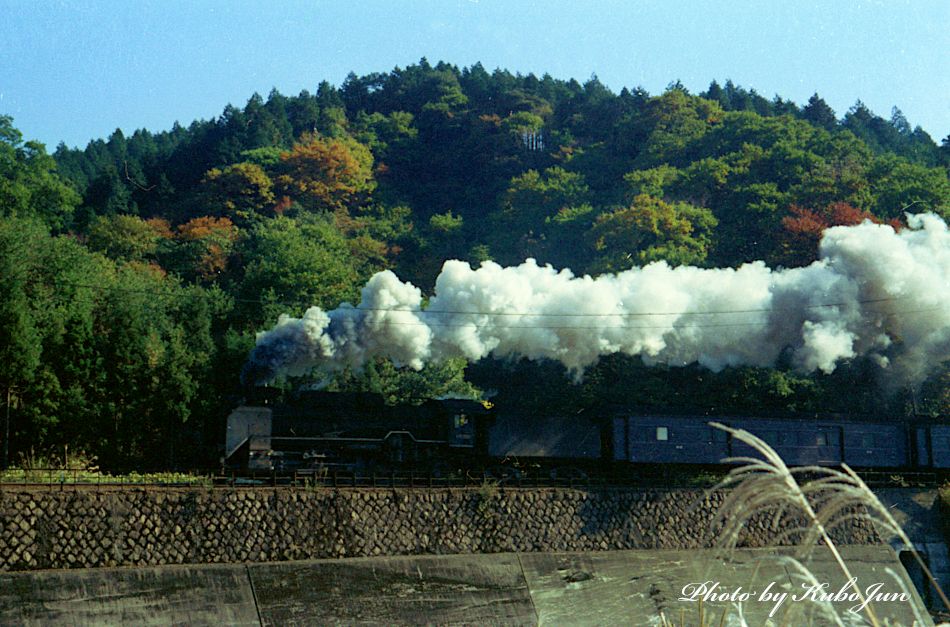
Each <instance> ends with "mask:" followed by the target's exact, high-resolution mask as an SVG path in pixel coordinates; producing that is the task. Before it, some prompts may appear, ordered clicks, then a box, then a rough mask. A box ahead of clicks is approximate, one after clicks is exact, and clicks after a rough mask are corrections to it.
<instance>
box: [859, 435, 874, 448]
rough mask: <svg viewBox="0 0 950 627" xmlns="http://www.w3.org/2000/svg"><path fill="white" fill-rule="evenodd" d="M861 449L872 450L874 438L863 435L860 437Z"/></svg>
mask: <svg viewBox="0 0 950 627" xmlns="http://www.w3.org/2000/svg"><path fill="white" fill-rule="evenodd" d="M861 448H874V436H873V435H871V434H870V433H865V434H864V435H862V436H861Z"/></svg>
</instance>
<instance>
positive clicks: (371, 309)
mask: <svg viewBox="0 0 950 627" xmlns="http://www.w3.org/2000/svg"><path fill="white" fill-rule="evenodd" d="M54 284H55V285H62V286H69V287H75V288H81V289H92V290H99V291H110V290H112V291H120V292H129V293H140V294H150V295H153V296H166V297H174V298H177V297H179V296H180V294H178V293H176V292H170V291H163V290H150V289H142V288H125V287H115V286H108V285H94V284H88V283H77V282H71V281H55V282H54ZM232 298H233V300H235V301H236V302H243V303H254V304H260V305H283V306H288V307H291V306H310V303H307V302H304V301H296V302H294V301H280V300H264V299H259V298H239V297H232ZM906 298H907V297H882V298H870V299H860V300H856V301H851V302H845V301H841V302H831V303H815V304H810V305H802V306H801V307H796V308H761V309H721V310H712V311H637V312H575V313H567V312H545V311H536V312H530V311H484V310H454V309H438V310H434V309H410V308H402V307H359V306H354V307H353V310H354V311H356V312H390V313H399V312H404V313H411V314H419V315H424V316H434V315H458V316H464V315H471V316H499V317H510V316H518V317H525V318H568V319H570V318H620V319H623V318H638V317H651V316H721V315H735V314H756V313H773V312H791V311H797V310H799V309H821V308H833V307H844V306H849V305H853V304H860V305H868V304H875V303H884V302H894V301H900V300H905V299H906ZM941 309H942V307H936V308H933V309H917V310H905V311H896V312H882V311H877V312H874V313H879V314H881V315H885V316H888V317H890V316H895V315H903V314H914V313H924V312H929V311H939V310H941ZM383 322H384V323H386V324H393V325H416V326H438V327H470V326H475V327H486V326H489V325H487V324H475V323H474V322H440V321H437V320H436V321H426V322H424V321H394V320H385V321H383ZM763 324H768V323H767V322H766V321H761V320H758V321H746V322H729V323H714V324H707V323H703V324H692V325H691V326H694V327H704V328H711V327H742V326H757V325H763ZM503 327H504V328H525V329H527V328H531V329H585V328H591V329H596V328H601V329H602V328H618V329H664V328H668V325H659V326H653V325H646V326H643V325H641V326H631V325H625V324H617V325H611V326H604V325H544V326H540V325H503Z"/></svg>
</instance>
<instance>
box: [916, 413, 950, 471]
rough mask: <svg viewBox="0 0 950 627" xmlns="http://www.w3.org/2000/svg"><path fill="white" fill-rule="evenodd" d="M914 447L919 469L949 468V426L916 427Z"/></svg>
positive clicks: (926, 425)
mask: <svg viewBox="0 0 950 627" xmlns="http://www.w3.org/2000/svg"><path fill="white" fill-rule="evenodd" d="M914 446H915V448H916V452H917V465H918V466H920V467H921V468H938V469H944V468H950V425H944V424H918V425H916V426H915V427H914Z"/></svg>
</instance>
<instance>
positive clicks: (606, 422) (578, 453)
mask: <svg viewBox="0 0 950 627" xmlns="http://www.w3.org/2000/svg"><path fill="white" fill-rule="evenodd" d="M711 420H715V421H717V422H721V423H724V424H726V425H729V426H731V427H734V428H741V429H746V430H748V431H751V432H752V433H754V434H756V435H758V436H759V437H761V438H762V439H763V440H765V441H766V442H768V443H769V444H770V445H771V446H772V447H773V448H774V449H775V450H776V451H777V452H778V453H779V454H780V455H781V456H782V458H783V459H784V460H785V461H786V463H788V464H789V465H795V466H798V465H811V464H818V465H836V464H839V463H841V462H846V463H848V464H849V465H850V466H852V467H855V468H881V469H926V470H938V469H950V424H948V423H947V422H946V421H934V420H923V419H921V420H910V421H908V420H904V421H895V420H881V419H872V418H855V417H842V416H799V417H783V418H769V417H753V416H707V415H676V416H670V415H661V414H654V413H645V412H634V411H631V410H629V408H623V407H617V406H602V407H597V408H591V409H590V410H588V411H585V412H582V413H580V414H575V415H570V416H530V415H524V414H511V413H508V412H505V411H499V410H497V409H495V408H492V407H491V405H490V404H489V403H484V402H478V401H471V400H459V399H443V400H430V401H426V402H425V403H423V404H421V405H397V406H389V405H386V404H385V403H384V402H383V399H382V398H381V397H379V396H377V395H372V394H341V393H328V392H299V393H297V394H295V395H293V396H292V398H290V399H288V400H285V401H281V402H276V401H275V400H274V399H272V398H271V399H268V398H261V397H258V398H257V399H255V401H254V402H252V403H251V404H245V405H242V406H240V407H238V408H237V409H235V410H234V411H233V412H232V413H231V415H230V416H229V417H228V424H227V436H226V442H225V448H226V454H225V459H226V464H227V465H228V466H229V467H231V468H239V469H248V470H296V469H304V468H322V469H327V470H332V469H345V470H349V471H356V472H377V471H381V470H385V471H389V470H392V469H395V468H412V469H419V470H422V471H430V472H431V471H432V470H434V469H439V468H441V467H460V466H467V467H474V466H476V465H477V464H479V463H482V464H489V463H491V462H492V460H495V461H497V460H501V459H520V460H549V461H550V462H551V463H552V464H561V465H562V466H563V464H564V463H578V464H583V463H587V464H589V465H601V466H602V465H611V464H624V465H630V464H631V463H632V464H642V465H650V466H656V465H663V464H684V465H715V464H719V463H720V460H722V459H723V458H726V457H731V456H738V455H749V454H751V453H752V451H751V450H750V449H749V448H748V447H747V446H746V445H744V444H743V443H741V442H738V441H733V439H732V438H731V437H730V436H729V434H728V433H726V432H724V431H722V430H719V429H715V428H713V427H711V426H709V424H708V423H709V422H710V421H711Z"/></svg>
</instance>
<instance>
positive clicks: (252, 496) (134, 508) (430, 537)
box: [0, 487, 877, 570]
mask: <svg viewBox="0 0 950 627" xmlns="http://www.w3.org/2000/svg"><path fill="white" fill-rule="evenodd" d="M723 498H724V494H722V493H714V494H712V495H708V496H706V495H704V493H703V492H702V491H700V490H692V491H691V490H678V491H660V490H636V489H623V490H621V489H612V490H592V491H584V490H568V489H533V490H528V489H503V488H502V489H499V488H494V487H484V488H478V489H415V490H401V489H396V490H382V489H373V490H370V489H347V488H341V489H316V490H313V489H303V488H301V489H292V488H270V489H263V488H254V489H246V488H245V489H241V488H238V489H220V488H216V489H214V490H211V489H152V490H129V489H126V490H112V491H107V490H102V491H96V490H90V489H80V488H75V489H73V488H69V487H67V488H65V489H64V490H62V491H59V490H52V491H49V490H28V489H21V490H16V491H11V490H10V489H9V488H6V489H5V490H4V491H3V492H0V570H28V569H37V568H81V567H94V566H125V565H138V566H144V565H160V564H182V563H209V562H257V561H280V560H299V559H313V558H326V557H350V556H370V555H411V554H451V553H495V552H505V551H520V552H526V551H591V550H593V551H596V550H608V549H653V548H660V549H688V548H694V547H700V546H709V545H710V543H711V540H710V537H713V536H712V534H710V532H709V527H710V523H711V521H712V520H713V519H714V517H715V513H716V511H717V508H718V505H719V504H720V503H721V502H722V500H723ZM769 523H770V520H769V519H768V518H767V517H763V516H760V517H758V518H756V519H755V520H754V521H753V522H752V523H751V524H750V525H749V527H748V528H747V529H746V531H745V533H744V534H743V536H741V537H740V545H741V546H748V547H758V546H768V545H770V544H773V543H774V538H775V532H774V531H772V530H770V529H769V528H768V527H769ZM835 540H836V541H837V542H839V543H842V544H873V543H875V542H877V536H876V534H875V533H874V531H873V529H872V528H871V526H870V525H869V524H868V523H867V522H863V521H856V522H854V523H851V524H849V525H847V526H845V527H842V528H839V529H838V530H836V534H835Z"/></svg>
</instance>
